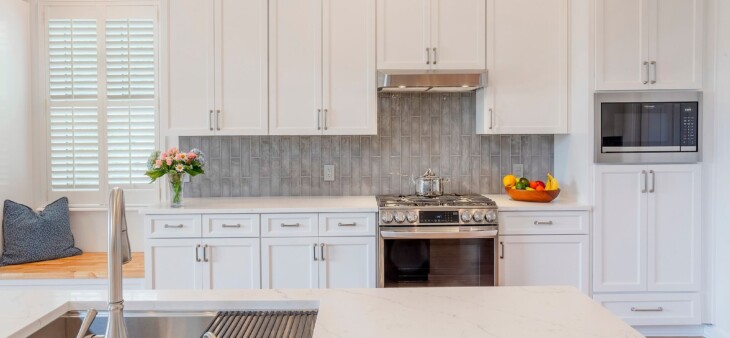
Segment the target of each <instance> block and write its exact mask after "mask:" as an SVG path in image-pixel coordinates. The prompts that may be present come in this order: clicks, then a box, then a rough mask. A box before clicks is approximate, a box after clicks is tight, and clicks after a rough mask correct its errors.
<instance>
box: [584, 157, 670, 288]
mask: <svg viewBox="0 0 730 338" xmlns="http://www.w3.org/2000/svg"><path fill="white" fill-rule="evenodd" d="M646 172H647V168H646V167H645V166H631V165H605V166H597V167H596V176H595V179H596V196H595V203H596V205H595V209H594V211H593V215H594V223H593V224H594V229H593V251H594V254H593V260H594V261H593V291H594V292H625V291H646V242H647V224H646V222H647V221H646V220H647V192H646V191H648V190H647V189H646V188H647V182H646V175H645V174H644V173H646ZM682 200H684V199H682Z"/></svg>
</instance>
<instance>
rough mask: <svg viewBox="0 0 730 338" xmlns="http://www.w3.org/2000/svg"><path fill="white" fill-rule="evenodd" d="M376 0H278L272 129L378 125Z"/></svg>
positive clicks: (350, 130)
mask: <svg viewBox="0 0 730 338" xmlns="http://www.w3.org/2000/svg"><path fill="white" fill-rule="evenodd" d="M374 22H375V0H342V1H332V0H317V1H304V0H272V1H271V2H270V4H269V27H270V34H269V65H270V79H269V107H270V114H269V124H270V128H269V131H270V133H271V134H272V135H321V134H325V135H340V134H347V135H374V134H375V133H376V132H377V125H376V119H377V107H376V104H377V92H376V90H377V88H376V75H377V74H376V71H375V27H374Z"/></svg>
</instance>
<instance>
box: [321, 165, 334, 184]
mask: <svg viewBox="0 0 730 338" xmlns="http://www.w3.org/2000/svg"><path fill="white" fill-rule="evenodd" d="M324 180H325V182H332V181H334V180H335V165H334V164H325V165H324Z"/></svg>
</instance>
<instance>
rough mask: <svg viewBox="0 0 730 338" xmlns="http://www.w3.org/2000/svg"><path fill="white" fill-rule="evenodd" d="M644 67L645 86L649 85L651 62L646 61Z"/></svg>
mask: <svg viewBox="0 0 730 338" xmlns="http://www.w3.org/2000/svg"><path fill="white" fill-rule="evenodd" d="M643 67H644V75H645V76H646V77H644V76H642V78H643V79H644V80H643V81H642V82H643V83H644V84H647V83H649V61H644V63H643Z"/></svg>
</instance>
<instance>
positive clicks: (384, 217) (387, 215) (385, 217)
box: [380, 211, 393, 223]
mask: <svg viewBox="0 0 730 338" xmlns="http://www.w3.org/2000/svg"><path fill="white" fill-rule="evenodd" d="M380 221H382V222H383V223H390V222H392V221H393V213H392V212H390V211H383V212H382V213H380Z"/></svg>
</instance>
